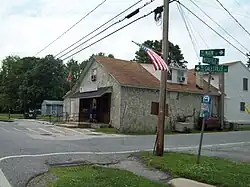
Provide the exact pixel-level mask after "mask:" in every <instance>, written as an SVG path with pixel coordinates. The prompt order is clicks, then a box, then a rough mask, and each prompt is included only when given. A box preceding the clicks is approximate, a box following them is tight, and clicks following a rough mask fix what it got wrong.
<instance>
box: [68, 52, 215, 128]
mask: <svg viewBox="0 0 250 187" xmlns="http://www.w3.org/2000/svg"><path fill="white" fill-rule="evenodd" d="M152 68H153V67H152V65H151V64H149V65H145V64H139V63H136V62H129V61H125V60H119V59H112V58H106V57H92V58H91V60H90V61H89V63H88V64H87V66H86V68H85V69H84V71H83V73H82V75H81V77H80V79H79V80H78V82H77V83H76V85H74V87H73V89H72V90H71V91H70V92H68V93H67V94H66V95H65V97H64V112H65V113H69V114H70V118H71V120H73V121H87V120H88V118H89V113H88V111H89V108H91V107H92V106H93V104H94V105H96V106H97V121H98V122H99V123H107V124H111V125H112V126H113V127H115V128H117V129H120V131H122V132H125V131H126V132H129V131H130V132H153V131H155V129H156V125H157V116H156V114H157V113H158V110H157V109H158V104H159V103H158V101H159V85H160V81H159V77H158V75H157V73H159V72H157V71H153V70H152ZM171 71H172V73H171V76H169V77H168V84H167V90H168V92H167V98H168V99H167V100H168V115H167V117H166V119H167V120H166V123H167V124H169V123H170V122H171V123H174V122H175V121H176V120H177V118H178V116H189V115H192V114H193V111H194V110H195V111H196V113H195V115H196V116H198V113H199V110H200V103H201V97H202V94H204V90H206V87H207V82H205V81H204V80H202V85H203V86H200V87H198V86H197V80H196V76H195V73H194V72H193V71H188V70H186V69H178V68H174V67H172V68H171ZM210 94H211V95H213V96H212V98H213V101H214V102H213V113H215V114H217V108H218V95H219V93H218V90H217V89H216V88H214V87H212V88H211V92H210Z"/></svg>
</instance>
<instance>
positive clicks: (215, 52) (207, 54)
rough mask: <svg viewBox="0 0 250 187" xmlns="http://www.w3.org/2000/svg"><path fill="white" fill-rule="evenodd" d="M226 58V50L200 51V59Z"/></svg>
mask: <svg viewBox="0 0 250 187" xmlns="http://www.w3.org/2000/svg"><path fill="white" fill-rule="evenodd" d="M214 56H225V49H207V50H200V57H214Z"/></svg>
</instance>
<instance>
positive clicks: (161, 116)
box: [156, 0, 169, 156]
mask: <svg viewBox="0 0 250 187" xmlns="http://www.w3.org/2000/svg"><path fill="white" fill-rule="evenodd" d="M163 1H164V2H163V4H164V11H163V35H162V53H163V59H164V60H165V62H167V61H168V53H169V42H168V30H169V0H163ZM166 95H167V71H161V83H160V98H159V100H160V101H159V113H158V125H157V143H156V155H157V156H163V154H164V126H165V114H166Z"/></svg>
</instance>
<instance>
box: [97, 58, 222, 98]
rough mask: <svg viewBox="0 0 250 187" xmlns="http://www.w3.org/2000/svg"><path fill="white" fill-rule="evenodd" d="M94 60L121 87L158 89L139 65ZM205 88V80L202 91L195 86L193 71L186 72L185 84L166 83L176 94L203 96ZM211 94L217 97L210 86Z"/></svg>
mask: <svg viewBox="0 0 250 187" xmlns="http://www.w3.org/2000/svg"><path fill="white" fill-rule="evenodd" d="M95 59H96V61H97V62H98V63H100V64H101V65H102V66H103V67H104V68H105V70H106V71H107V72H108V73H110V74H111V76H113V77H114V78H115V79H116V80H117V81H118V82H119V83H120V84H121V85H123V86H132V87H140V88H149V89H159V88H160V81H159V80H158V79H157V78H156V77H155V76H154V75H152V74H151V73H150V72H148V71H147V70H146V69H145V68H143V66H142V65H140V64H139V63H136V62H130V61H125V60H120V59H114V58H107V57H99V56H98V57H95ZM207 87H208V84H207V82H206V81H205V80H204V89H200V88H198V87H197V86H196V77H195V72H194V71H188V79H187V84H176V83H167V89H168V90H169V91H176V92H190V93H200V94H203V93H204V92H205V91H206V90H207ZM204 90H205V91H204ZM211 94H213V95H219V92H218V89H216V88H215V87H213V86H211Z"/></svg>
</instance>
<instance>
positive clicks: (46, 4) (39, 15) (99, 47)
mask: <svg viewBox="0 0 250 187" xmlns="http://www.w3.org/2000/svg"><path fill="white" fill-rule="evenodd" d="M193 1H195V2H196V3H197V4H198V5H199V6H200V7H201V8H202V9H203V10H204V11H205V12H207V14H209V15H210V16H211V17H212V18H213V19H214V20H216V21H217V22H219V23H220V24H221V25H222V26H223V27H224V28H225V29H227V30H228V32H229V33H231V34H232V35H233V36H234V37H235V38H237V40H239V41H240V42H241V43H242V44H243V45H244V46H246V47H247V48H250V46H249V45H250V44H249V40H250V36H249V35H248V34H246V33H245V32H244V31H243V30H242V28H240V27H239V26H238V25H237V24H236V23H235V22H234V20H233V19H232V18H231V17H229V15H228V14H227V13H226V12H225V11H224V10H223V9H222V8H221V7H220V5H219V4H218V3H217V2H216V0H211V1H206V0H193ZM100 2H102V0H98V1H97V0H95V1H88V0H70V1H69V0H53V1H51V0H23V1H19V0H8V1H6V2H4V3H2V4H1V7H0V24H1V30H0V41H1V45H0V54H1V55H0V59H2V58H4V57H5V56H7V55H20V56H33V55H35V54H36V53H37V52H38V51H39V50H41V49H42V48H43V47H45V46H46V45H47V44H48V43H50V42H51V41H52V40H54V39H55V38H56V37H58V36H59V35H60V34H62V32H63V31H65V30H66V29H68V28H69V27H70V26H71V25H72V24H73V23H75V22H76V21H78V20H79V19H80V18H81V17H83V16H84V15H85V14H86V13H87V12H89V11H90V10H91V9H93V8H94V7H95V6H97V4H99V3H100ZM145 2H148V1H147V0H145V1H144V2H143V3H141V4H140V5H138V6H137V7H139V6H142V5H143V4H144V3H145ZM181 2H183V4H185V5H186V6H187V7H188V8H190V9H191V10H192V11H194V12H195V14H197V15H198V16H200V18H202V19H204V21H205V22H206V23H207V24H209V25H211V26H212V27H213V28H214V29H216V31H218V32H219V33H220V34H222V35H223V36H224V37H226V38H227V39H229V40H230V42H232V43H233V44H234V45H236V46H237V47H239V48H240V49H241V50H242V51H243V52H244V53H245V52H247V51H246V50H244V48H242V47H241V46H240V45H239V44H237V43H236V42H234V41H233V40H232V39H231V38H230V37H228V36H227V35H226V34H225V33H224V32H223V31H222V30H220V29H219V28H218V27H217V26H216V25H215V24H214V23H213V22H212V21H210V20H209V19H208V18H206V16H205V15H204V14H202V12H200V11H199V9H197V8H196V7H195V6H194V5H192V4H191V3H190V2H189V1H181ZM221 2H222V3H223V4H224V6H225V7H227V8H228V9H229V10H230V11H231V12H232V13H233V15H234V16H235V17H236V18H237V19H238V20H239V22H240V23H242V25H244V26H245V27H246V29H248V30H249V31H250V26H249V24H248V22H249V19H250V14H249V13H248V12H247V11H248V10H249V8H250V2H249V1H246V0H244V1H240V0H237V2H239V3H240V5H241V6H239V5H238V4H237V3H235V2H236V1H235V0H221ZM134 3H135V1H134V0H126V1H125V0H124V1H122V0H120V1H116V0H107V2H105V3H104V4H103V6H101V7H100V8H98V9H97V10H96V11H95V12H93V13H92V14H91V15H90V16H88V17H87V18H86V19H84V20H83V21H82V22H81V23H79V24H78V25H77V26H76V27H74V28H73V29H72V30H71V31H69V32H68V33H67V34H66V35H65V36H63V37H62V38H61V39H60V40H58V41H57V42H55V43H54V44H53V45H51V46H50V47H49V48H47V49H46V50H45V51H43V52H42V53H41V54H40V55H39V56H44V55H47V54H54V55H55V54H57V53H58V52H60V51H61V50H63V49H64V48H66V47H68V46H69V45H71V44H72V43H74V42H75V41H77V40H78V39H80V38H81V37H83V36H84V35H86V34H88V33H89V32H91V31H92V30H94V29H95V28H97V27H98V26H99V25H101V24H103V23H104V22H106V21H108V20H109V19H110V18H112V17H113V16H115V15H116V14H118V13H120V12H121V11H122V10H124V9H125V8H127V7H129V6H130V5H132V4H134ZM161 4H162V0H155V2H153V3H151V4H150V5H149V6H147V7H145V8H144V9H142V10H141V11H140V13H139V14H138V15H136V16H135V17H133V18H131V20H130V19H129V20H125V21H124V22H122V23H120V24H117V25H116V26H115V27H112V28H111V29H109V30H108V31H107V32H105V33H103V34H102V35H100V36H99V37H97V38H95V39H93V40H91V41H89V42H87V43H86V44H85V45H84V46H82V47H80V48H79V49H81V48H84V47H85V46H87V45H89V44H91V43H92V42H94V41H96V40H98V39H100V38H101V37H103V36H105V35H106V34H108V33H110V32H112V31H114V30H115V29H118V28H119V27H121V26H123V25H124V24H126V23H129V22H130V21H132V20H133V19H135V18H136V17H139V16H141V15H143V14H146V13H148V12H149V11H151V10H153V9H154V8H155V7H157V6H159V5H161ZM183 10H184V11H185V15H186V16H187V17H188V19H189V20H190V22H191V23H192V24H191V25H192V26H193V33H194V36H195V37H194V38H195V39H194V40H196V41H197V44H196V48H197V51H196V52H199V50H200V49H206V48H225V49H226V56H225V57H221V61H222V62H223V61H233V60H242V61H243V62H245V61H246V58H245V57H244V56H243V55H242V54H241V53H239V52H238V51H237V50H236V49H234V48H233V47H231V46H230V45H229V44H227V43H226V42H225V41H224V40H223V39H221V38H220V37H218V36H217V35H216V34H215V33H214V32H213V31H211V30H210V29H209V28H208V27H206V26H205V25H204V24H202V23H201V22H200V21H199V20H197V19H196V18H195V17H194V16H193V15H191V14H190V13H188V12H187V11H186V10H185V9H184V8H183ZM127 13H129V12H127ZM124 16H125V14H124V15H122V16H121V17H119V19H121V18H123V17H124ZM161 37H162V26H158V25H157V24H156V23H155V21H154V19H153V15H150V16H148V17H147V18H145V19H142V20H140V21H138V22H136V23H134V24H132V25H130V26H128V27H126V28H125V29H123V30H121V31H119V32H117V33H116V34H114V35H112V36H110V37H108V38H106V39H105V40H103V41H101V42H99V43H97V44H95V45H93V46H91V47H89V48H88V49H86V50H83V51H82V52H80V53H79V54H77V55H74V58H75V59H77V60H80V61H82V60H85V59H86V58H88V57H89V56H90V55H91V54H93V53H98V52H100V51H102V52H105V53H112V54H114V56H115V57H117V58H122V59H127V60H131V59H133V58H134V53H135V51H136V50H138V47H137V46H136V45H134V44H133V43H132V42H131V41H132V40H135V41H137V42H143V41H145V40H147V39H152V40H155V39H161ZM169 40H170V41H171V42H173V43H174V44H178V45H179V46H180V48H181V49H182V52H183V54H184V57H185V59H186V60H187V61H188V62H189V68H192V67H194V65H195V64H197V63H198V61H199V60H200V59H199V58H197V57H196V52H195V51H194V49H193V46H192V43H191V40H190V38H189V35H188V32H187V30H186V28H185V25H184V23H183V20H182V19H181V16H180V14H179V12H178V9H177V8H176V3H171V5H170V26H169ZM203 40H204V41H205V42H203ZM206 44H207V45H208V46H207V45H206Z"/></svg>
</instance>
